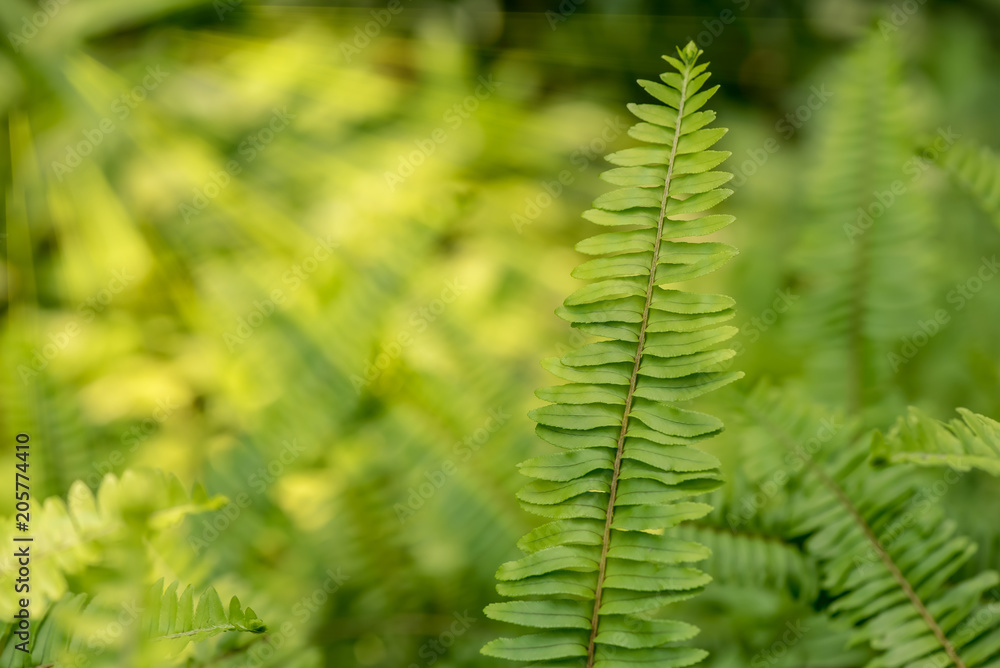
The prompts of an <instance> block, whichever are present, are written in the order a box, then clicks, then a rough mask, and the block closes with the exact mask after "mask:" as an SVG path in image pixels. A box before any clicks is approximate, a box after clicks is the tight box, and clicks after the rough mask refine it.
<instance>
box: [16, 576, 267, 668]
mask: <svg viewBox="0 0 1000 668" xmlns="http://www.w3.org/2000/svg"><path fill="white" fill-rule="evenodd" d="M178 588H179V587H178V583H176V582H174V583H173V584H171V585H170V586H169V587H167V588H166V589H164V588H163V580H162V579H161V580H158V581H157V582H156V583H155V584H154V585H153V586H152V587H151V588H150V589H149V591H148V592H147V596H146V601H145V605H144V606H142V607H141V608H140V609H139V610H140V611H141V612H140V616H139V618H138V619H129V620H127V622H126V626H129V627H131V626H132V625H134V628H135V629H136V630H137V636H138V637H140V638H142V639H143V640H148V641H151V643H150V644H149V648H150V649H151V651H150V652H149V653H148V655H147V656H146V657H145V659H146V660H152V658H153V655H155V656H156V658H159V659H163V658H167V657H172V656H176V655H177V654H179V653H180V651H181V650H183V649H184V648H185V647H186V646H187V645H188V643H191V642H199V641H202V640H207V639H208V638H211V637H213V636H217V635H219V634H221V633H226V632H229V631H239V632H248V633H263V632H264V631H266V630H267V627H266V626H265V625H264V622H262V621H261V620H260V618H258V617H257V614H256V613H255V612H254V611H253V609H252V608H249V607H248V608H244V607H243V605H242V604H241V603H240V600H239V599H238V598H237V597H235V596H234V597H233V598H232V599H230V601H229V606H228V608H227V607H224V606H223V604H222V600H221V599H220V598H219V594H218V592H216V590H215V589H214V588H212V587H209V588H208V589H206V590H205V591H204V592H203V593H202V594H201V596H199V597H197V598H196V597H195V594H194V590H193V589H192V587H191V586H190V585H188V586H187V587H186V588H185V589H184V590H183V592H181V593H180V594H178V593H177V592H178ZM103 603H104V601H103V600H102V597H101V596H96V597H90V596H87V595H86V594H66V595H64V596H63V597H62V598H61V599H60V600H58V601H56V602H55V603H54V604H53V605H52V606H51V607H50V608H49V610H48V612H47V613H46V614H45V616H44V617H42V618H41V619H40V620H39V621H38V622H34V623H32V628H31V630H30V638H29V640H28V641H23V640H21V639H20V638H19V637H18V636H17V635H16V633H15V631H16V628H15V627H14V626H13V625H12V626H10V627H8V629H7V631H6V632H5V633H4V634H3V635H2V636H0V662H2V664H3V665H4V666H7V667H9V668H27V667H29V666H41V665H52V664H55V665H60V663H59V662H66V664H65V665H88V663H89V662H88V663H83V662H78V661H80V660H81V659H82V658H83V657H86V656H87V655H88V653H90V654H94V653H101V652H103V651H104V649H105V645H104V641H103V640H102V641H101V642H100V643H96V642H94V640H95V638H97V637H99V636H96V635H95V634H93V632H90V633H88V632H86V631H85V629H86V628H87V626H86V625H82V624H80V623H79V621H78V620H80V619H82V618H88V619H91V620H96V619H100V618H101V617H104V616H106V614H107V610H106V609H105V608H106V607H108V606H104V605H102V604H103ZM119 619H120V617H119ZM122 626H123V625H122V624H118V625H117V626H116V628H117V629H118V633H121V629H122ZM69 629H73V630H72V631H70V630H69ZM85 636H89V638H88V637H85ZM22 642H24V643H25V644H24V645H22V646H21V648H18V645H19V644H21V643H22ZM25 650H26V651H25Z"/></svg>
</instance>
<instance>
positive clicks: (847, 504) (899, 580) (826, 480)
mask: <svg viewBox="0 0 1000 668" xmlns="http://www.w3.org/2000/svg"><path fill="white" fill-rule="evenodd" d="M749 410H751V411H753V412H754V414H755V416H756V418H757V419H758V420H760V422H762V423H766V424H767V425H768V427H770V428H771V429H772V430H773V432H774V433H775V434H776V435H777V436H778V439H779V440H781V441H782V442H783V443H784V444H785V446H786V447H787V448H789V449H791V450H795V449H796V448H797V444H796V443H795V440H794V439H793V438H792V437H791V436H789V434H788V432H786V431H785V430H784V428H782V427H781V426H780V425H778V424H775V423H774V422H773V421H772V420H771V419H770V418H769V417H768V416H767V415H766V414H764V413H762V412H760V411H757V410H755V409H754V408H753V407H750V408H749ZM805 462H806V468H808V469H809V470H810V471H812V472H813V473H815V474H816V477H818V478H819V479H820V481H821V482H822V483H823V485H824V486H825V487H826V488H827V489H829V490H830V492H831V493H832V494H833V495H834V497H835V498H836V499H837V501H839V502H840V503H841V505H843V506H844V508H845V509H846V510H847V512H848V513H849V514H850V516H851V519H853V520H854V522H855V524H857V525H858V527H859V528H860V529H861V531H862V533H864V535H865V538H866V539H867V540H868V542H869V543H871V546H872V548H873V549H874V550H875V553H876V554H877V555H878V557H879V559H880V560H881V561H882V563H883V564H884V565H885V567H886V569H887V570H888V571H889V574H890V575H892V578H893V579H894V580H895V581H896V584H898V585H899V587H900V589H902V590H903V593H904V594H905V595H906V598H907V599H909V601H910V603H911V604H912V605H913V607H914V608H915V609H916V611H917V613H918V614H919V615H920V617H921V618H922V619H923V620H924V623H925V624H927V628H929V629H930V630H931V633H933V634H934V637H935V638H936V639H937V641H938V643H939V644H940V645H941V647H942V648H943V649H944V651H945V654H947V655H948V659H949V660H950V661H951V662H952V663H953V664H955V666H956V668H966V665H965V662H964V661H963V660H962V657H961V656H959V654H958V650H956V649H955V646H954V645H953V644H952V643H951V641H950V640H948V636H946V635H945V633H944V631H943V630H942V629H941V626H940V624H938V622H937V620H936V619H934V615H932V614H931V612H930V610H928V609H927V606H926V605H924V602H923V600H921V598H920V595H919V594H917V592H916V591H915V590H914V589H913V585H911V584H910V581H909V580H907V579H906V576H905V575H903V572H902V571H901V570H900V569H899V566H897V565H896V562H895V561H893V560H892V556H891V555H890V554H889V552H888V551H887V550H886V549H885V547H884V546H883V545H882V542H881V541H880V540H879V539H878V536H877V535H875V531H874V530H873V529H872V528H871V525H869V524H868V521H867V520H866V519H865V518H864V516H863V515H862V514H861V511H859V510H858V508H857V506H855V505H854V502H853V501H851V498H850V497H849V496H847V493H846V492H845V491H844V490H843V489H842V488H841V487H840V485H838V484H837V481H836V480H834V479H833V478H831V477H830V476H829V475H828V474H827V473H826V471H824V470H823V469H822V468H821V467H820V466H819V465H818V464H817V463H816V462H815V461H813V460H812V459H811V458H807V459H806V460H805Z"/></svg>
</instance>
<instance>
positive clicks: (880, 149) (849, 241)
mask: <svg viewBox="0 0 1000 668" xmlns="http://www.w3.org/2000/svg"><path fill="white" fill-rule="evenodd" d="M899 69H900V66H899V63H898V61H897V57H896V55H895V52H894V48H893V45H892V43H891V42H887V40H885V39H883V38H882V37H881V36H880V35H877V34H875V35H872V36H870V37H869V38H867V39H865V40H864V41H862V42H861V43H860V44H859V45H858V46H856V47H854V48H853V49H852V50H851V51H850V52H849V53H848V54H847V55H846V56H845V58H844V61H843V62H842V63H840V68H839V70H838V71H837V73H836V75H835V76H834V77H833V78H832V81H831V83H830V89H831V90H834V91H836V93H835V94H834V95H833V97H832V98H831V99H830V101H829V102H828V103H827V106H826V107H824V108H823V110H822V112H821V115H820V116H819V118H818V120H817V123H820V124H821V126H820V127H819V128H818V133H817V136H818V138H819V142H818V145H817V146H816V148H815V150H814V164H815V170H813V173H812V178H811V180H810V182H809V185H810V188H809V189H808V190H807V194H808V208H809V212H810V214H811V220H810V221H809V222H808V223H807V224H806V225H805V226H804V232H803V239H802V243H801V254H800V256H799V258H798V261H799V262H800V266H801V276H800V280H801V281H802V283H803V284H804V291H803V293H804V294H803V299H802V306H801V307H800V308H799V309H798V311H797V314H796V315H795V316H793V317H794V318H795V322H796V324H797V326H798V330H799V334H800V336H801V340H802V342H803V347H804V349H805V350H806V352H807V356H806V357H805V360H806V369H807V371H808V375H809V380H810V386H812V387H815V388H817V389H818V390H819V393H820V398H821V399H823V400H824V401H827V402H829V403H832V404H835V405H838V406H844V407H846V408H848V410H849V411H850V412H851V413H861V412H864V411H866V410H867V409H870V408H872V407H873V406H878V405H881V404H883V403H884V402H885V401H886V398H887V396H888V395H889V392H888V390H889V389H890V388H891V386H892V382H893V381H894V379H895V377H894V376H893V373H892V370H891V367H890V364H889V363H888V361H887V360H888V357H887V354H888V353H889V352H890V351H891V349H892V347H893V346H894V345H896V343H897V341H898V340H899V339H900V338H902V337H903V336H905V335H907V334H909V333H910V331H909V328H910V327H911V326H912V325H911V324H910V323H913V322H916V321H917V319H918V318H920V317H921V316H923V315H924V313H925V303H926V301H927V295H928V294H930V290H929V287H928V286H929V283H928V277H929V275H930V271H929V266H930V264H929V260H930V253H929V249H930V238H929V230H930V228H929V223H930V219H929V216H928V215H927V203H926V202H925V201H924V200H923V197H922V193H921V189H920V188H918V187H912V186H910V185H909V178H908V176H907V175H906V174H905V173H904V171H903V166H904V165H905V164H906V162H907V160H908V159H909V158H910V155H911V152H912V147H911V141H912V140H911V136H910V132H911V131H910V130H909V129H908V126H909V123H908V118H907V113H908V112H909V109H910V105H908V104H907V102H906V100H905V99H904V97H903V93H902V90H901V85H900V75H899ZM892 410H893V411H895V408H893V409H892ZM893 414H895V413H893Z"/></svg>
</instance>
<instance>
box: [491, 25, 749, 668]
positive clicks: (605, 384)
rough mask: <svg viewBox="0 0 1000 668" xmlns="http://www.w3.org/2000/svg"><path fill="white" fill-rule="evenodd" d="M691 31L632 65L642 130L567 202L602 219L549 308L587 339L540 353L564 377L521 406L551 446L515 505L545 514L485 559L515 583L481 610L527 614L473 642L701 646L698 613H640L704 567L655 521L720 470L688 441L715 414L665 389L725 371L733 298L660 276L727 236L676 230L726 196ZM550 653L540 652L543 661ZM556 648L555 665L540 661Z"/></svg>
mask: <svg viewBox="0 0 1000 668" xmlns="http://www.w3.org/2000/svg"><path fill="white" fill-rule="evenodd" d="M700 54H701V51H700V50H699V49H698V48H697V47H696V46H695V45H694V44H693V43H691V44H688V45H687V46H686V47H685V48H684V49H678V56H679V59H678V58H673V57H670V56H664V59H665V60H666V61H667V62H668V63H669V64H670V65H671V66H673V68H674V69H675V70H676V71H673V72H667V73H664V74H662V75H661V76H660V80H661V82H662V83H660V82H654V81H639V85H640V86H642V87H643V88H644V89H645V90H646V91H647V92H648V93H649V94H650V95H652V96H653V97H654V98H655V99H656V100H657V101H658V102H659V104H632V105H629V107H628V108H629V110H630V111H631V112H632V113H633V114H634V115H635V116H636V117H637V118H638V119H639V120H640V122H639V123H636V124H635V125H633V126H632V127H631V128H630V129H629V135H630V136H631V137H633V138H634V139H638V140H640V141H642V142H644V144H645V145H643V146H639V147H636V148H627V149H624V150H622V151H618V152H617V153H613V154H611V155H609V156H608V157H607V160H608V161H609V162H610V163H612V164H613V165H615V166H616V167H615V168H614V169H611V170H609V171H607V172H605V173H604V174H602V178H603V179H604V180H605V181H607V182H609V183H612V184H614V185H617V186H621V187H620V188H618V189H617V190H613V191H611V192H609V193H606V194H605V195H602V196H600V197H598V198H597V200H595V202H594V208H593V209H591V210H589V211H587V212H585V213H584V214H583V217H584V218H585V219H587V220H589V221H590V222H592V223H595V224H597V225H602V226H606V227H611V228H614V230H613V231H611V232H607V233H604V234H598V235H597V236H594V237H591V238H590V239H587V240H586V241H583V242H581V243H580V244H579V246H578V247H577V248H578V250H579V251H580V252H582V253H585V254H588V255H592V256H595V257H594V259H591V260H588V261H586V262H584V263H583V264H581V265H580V266H579V267H577V268H576V270H575V271H574V272H573V276H575V277H576V278H580V279H584V280H587V281H589V282H588V283H587V284H586V285H585V286H583V287H581V288H580V289H579V290H577V291H576V292H574V293H573V294H572V295H570V296H569V298H567V299H566V301H565V302H564V304H563V306H562V307H561V308H560V309H558V310H557V314H558V315H559V316H560V317H562V318H563V319H564V320H567V321H568V322H570V323H571V324H572V325H573V326H574V327H576V328H579V329H581V330H583V331H585V332H587V333H589V334H593V335H596V336H598V337H601V338H602V339H603V340H600V341H597V342H594V343H590V344H587V345H585V346H583V347H582V348H580V349H578V350H575V351H573V352H570V353H568V354H567V355H565V356H563V357H562V358H560V359H554V358H553V359H549V360H545V361H544V362H543V366H545V368H547V369H548V370H549V371H551V372H552V373H553V374H554V375H556V376H557V377H559V378H561V379H563V380H566V381H569V382H568V383H567V384H565V385H558V386H555V387H550V388H545V389H542V390H539V391H538V396H539V397H540V398H541V399H544V400H546V401H548V402H550V403H549V404H548V405H546V406H544V407H542V408H539V409H537V410H535V411H533V412H532V413H531V417H532V418H533V419H534V420H535V421H536V422H537V423H538V426H537V428H536V432H537V433H538V435H539V436H540V437H541V438H542V439H543V440H545V441H548V442H549V443H551V444H553V445H556V446H558V447H559V448H562V449H563V450H564V451H563V452H560V453H558V454H553V455H544V456H541V457H536V458H535V459H531V460H529V461H527V462H524V463H523V464H522V465H521V472H522V473H523V474H525V475H527V476H529V477H531V478H534V479H535V480H534V481H533V482H531V483H530V484H528V485H527V486H526V487H525V488H524V489H522V490H521V491H520V493H519V494H518V498H519V499H520V502H521V504H522V506H523V507H524V508H525V509H526V510H528V511H530V512H532V513H535V514H536V515H540V516H542V517H545V518H548V519H549V520H551V521H550V522H549V523H548V524H544V525H542V526H540V527H538V528H537V529H535V530H534V531H532V532H530V533H529V534H528V535H526V536H525V537H524V538H522V539H521V541H520V542H519V543H518V546H519V547H520V548H521V549H522V550H523V551H524V552H525V553H526V556H524V557H522V558H521V559H518V560H516V561H512V562H509V563H506V564H503V565H502V566H501V567H500V569H499V570H498V571H497V579H498V580H499V584H498V585H497V591H498V592H499V593H500V594H501V595H504V596H508V597H511V598H513V599H514V600H511V601H507V602H503V603H495V604H492V605H490V606H488V607H487V608H486V615H487V616H488V617H490V618H492V619H496V620H501V621H505V622H510V623H513V624H519V625H521V626H526V627H531V628H535V629H540V632H538V633H534V634H529V635H523V636H520V637H517V638H500V639H498V640H494V641H493V642H491V643H489V644H487V645H486V646H485V647H484V648H483V653H484V654H487V655H490V656H495V657H500V658H505V659H511V660H515V661H532V662H549V661H557V662H559V663H558V665H560V666H567V667H569V666H586V667H587V668H590V667H592V666H601V667H603V668H611V667H612V666H618V665H621V666H629V665H637V664H639V663H642V664H648V665H657V666H688V665H692V664H695V663H698V662H699V661H701V660H702V659H703V658H704V657H705V656H706V653H705V652H704V651H703V650H700V649H697V648H693V647H689V646H687V645H686V644H684V643H686V641H688V640H689V639H691V638H692V637H694V636H695V635H696V634H697V633H698V629H697V628H696V627H694V626H692V625H690V624H686V623H684V622H679V621H673V620H668V619H662V618H660V617H659V616H658V615H657V614H656V613H657V612H658V611H659V610H660V609H661V608H663V607H664V606H667V605H669V604H671V603H675V602H677V601H681V600H684V599H686V598H689V597H691V596H693V595H695V594H696V593H698V592H699V591H700V590H701V589H702V588H703V587H704V586H705V585H706V584H707V583H708V582H709V581H710V580H711V578H710V577H709V576H708V575H706V574H705V573H703V572H701V571H700V570H698V569H696V568H694V567H693V566H692V564H694V563H697V562H699V561H701V560H703V559H705V558H706V557H708V555H709V551H708V550H707V549H706V548H705V547H703V546H702V545H699V544H698V543H696V542H693V541H690V540H684V539H682V538H680V537H676V536H669V535H664V534H663V532H664V530H665V529H669V528H671V527H674V526H677V525H678V524H680V523H681V522H684V521H686V520H694V519H698V518H701V517H704V516H705V515H706V514H707V513H708V512H710V511H711V509H712V508H711V506H709V505H707V504H705V503H699V502H697V501H694V500H692V499H693V498H694V497H696V496H698V495H701V494H704V493H706V492H710V491H712V490H714V489H716V488H718V487H719V486H720V485H721V474H720V472H719V463H718V461H717V460H716V459H715V458H714V457H712V456H710V455H708V454H706V453H705V452H703V451H702V450H700V449H698V448H696V447H694V446H696V445H697V444H698V443H699V442H700V441H702V440H703V439H705V438H708V437H710V436H712V435H714V434H717V433H718V432H719V431H721V430H722V423H721V422H720V421H719V420H718V419H717V418H714V417H712V416H709V415H705V414H702V413H698V412H695V411H692V410H689V409H687V408H682V407H680V406H679V405H678V404H679V403H681V402H684V401H688V400H690V399H694V398H696V397H698V396H701V395H702V394H705V393H706V392H710V391H711V390H713V389H716V388H718V387H721V386H723V385H726V384H728V383H731V382H733V381H734V380H736V379H738V378H740V377H741V375H742V374H740V373H731V372H726V371H725V370H723V369H722V363H724V362H725V361H727V360H728V359H729V358H731V357H732V356H733V354H734V353H733V351H731V350H727V349H721V348H719V345H720V344H722V343H724V342H725V341H726V340H728V339H730V338H731V337H732V336H733V335H734V334H736V331H737V330H736V328H735V327H731V326H728V325H726V324H724V323H726V322H727V321H728V320H730V319H732V318H733V316H734V311H733V300H732V299H730V298H729V297H726V296H722V295H702V294H694V293H690V292H686V291H683V290H680V289H668V288H664V287H662V286H663V285H665V284H671V283H677V282H681V281H687V280H690V279H693V278H697V277H699V276H702V275H704V274H707V273H709V272H711V271H714V270H715V269H716V268H718V267H719V266H721V265H722V264H724V263H725V262H726V261H728V260H729V259H730V258H731V257H733V256H734V255H735V254H736V250H735V249H734V248H732V247H730V246H727V245H726V244H722V243H716V242H697V241H679V240H678V239H681V238H687V237H700V236H704V235H707V234H710V233H712V232H715V231H716V230H719V229H722V228H723V227H726V226H727V225H729V224H730V223H731V222H732V221H733V218H732V216H726V215H702V216H700V217H695V214H702V213H703V212H704V211H706V210H708V209H709V208H711V207H712V206H714V205H716V204H717V203H719V202H721V201H722V200H724V199H726V198H727V197H728V196H729V195H730V194H731V191H729V190H726V189H723V188H721V187H720V186H722V185H723V184H725V183H726V182H727V181H729V179H731V178H732V175H731V174H727V173H724V172H718V171H713V169H714V168H715V167H716V166H718V165H719V164H720V163H721V162H722V161H723V160H725V159H726V158H727V157H728V156H729V153H728V152H724V151H712V150H709V149H710V148H711V147H712V146H713V145H714V144H715V143H716V142H718V141H719V139H721V138H722V136H723V135H724V134H725V133H726V130H725V129H722V128H709V127H708V126H709V125H710V124H711V123H712V121H714V120H715V113H714V112H712V111H708V110H702V107H704V105H705V103H706V102H708V100H709V99H710V98H711V97H712V95H713V94H714V93H715V91H716V90H717V89H718V86H715V87H712V88H704V86H705V83H706V82H707V81H708V78H709V74H708V72H706V69H707V67H708V64H707V63H705V64H701V65H698V64H696V63H697V59H698V57H699V55H700ZM545 665H550V664H545ZM552 665H555V664H552Z"/></svg>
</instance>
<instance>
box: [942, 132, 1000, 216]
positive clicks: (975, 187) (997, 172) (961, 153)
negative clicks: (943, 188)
mask: <svg viewBox="0 0 1000 668" xmlns="http://www.w3.org/2000/svg"><path fill="white" fill-rule="evenodd" d="M934 155H935V158H936V160H937V163H938V164H939V165H941V167H942V168H943V169H944V171H946V172H947V173H948V175H949V176H950V177H951V178H952V179H953V180H954V181H955V182H956V183H958V185H959V186H960V187H961V188H962V190H964V191H965V192H967V193H969V195H971V196H972V199H973V200H974V201H975V202H976V204H977V205H978V206H979V208H981V209H982V210H983V211H984V212H985V213H986V214H987V215H988V216H989V217H990V218H991V219H992V220H993V222H994V223H995V224H996V225H997V227H1000V156H998V155H997V154H996V153H994V152H993V151H992V150H990V149H989V148H987V147H986V146H976V145H974V144H972V143H970V142H966V141H961V140H959V141H956V142H955V143H954V144H953V145H952V146H951V147H950V148H949V149H948V150H947V151H935V153H934Z"/></svg>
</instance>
